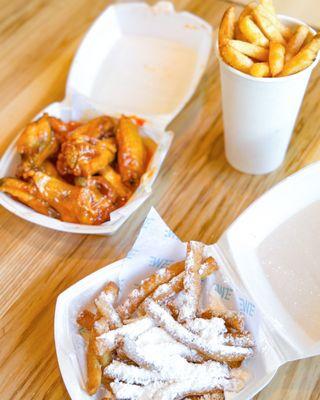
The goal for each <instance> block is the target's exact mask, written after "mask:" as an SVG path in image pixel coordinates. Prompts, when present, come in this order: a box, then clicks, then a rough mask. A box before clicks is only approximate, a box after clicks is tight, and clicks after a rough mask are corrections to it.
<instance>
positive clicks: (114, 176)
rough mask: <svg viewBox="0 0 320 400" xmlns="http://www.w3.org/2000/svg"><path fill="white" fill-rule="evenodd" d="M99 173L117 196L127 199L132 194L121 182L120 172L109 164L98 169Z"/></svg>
mask: <svg viewBox="0 0 320 400" xmlns="http://www.w3.org/2000/svg"><path fill="white" fill-rule="evenodd" d="M100 173H101V176H102V177H103V178H104V179H105V180H106V181H107V182H108V183H109V185H111V187H113V188H114V190H115V191H116V192H117V194H118V196H120V197H121V198H122V199H123V200H128V198H129V197H130V196H131V194H132V190H131V189H130V188H129V187H128V186H126V185H125V184H124V183H123V182H122V180H121V176H120V174H118V173H117V172H116V171H115V170H114V169H113V168H112V167H110V165H108V166H107V167H106V168H105V169H104V170H103V171H100Z"/></svg>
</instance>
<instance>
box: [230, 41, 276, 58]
mask: <svg viewBox="0 0 320 400" xmlns="http://www.w3.org/2000/svg"><path fill="white" fill-rule="evenodd" d="M228 44H229V45H230V46H231V47H233V48H234V49H236V50H238V51H240V52H241V53H242V54H245V55H246V56H248V57H251V58H254V59H256V60H259V61H267V60H268V54H269V52H268V50H267V49H266V48H265V47H261V46H257V45H256V44H252V43H248V42H243V41H241V40H229V42H228Z"/></svg>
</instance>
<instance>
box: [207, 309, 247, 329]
mask: <svg viewBox="0 0 320 400" xmlns="http://www.w3.org/2000/svg"><path fill="white" fill-rule="evenodd" d="M200 316H201V318H205V319H211V318H214V317H215V318H223V319H224V320H225V323H226V326H227V327H230V328H232V329H235V330H237V331H238V332H243V331H244V318H243V316H242V315H241V314H239V313H237V312H236V311H230V310H211V309H209V310H205V311H203V312H202V313H200Z"/></svg>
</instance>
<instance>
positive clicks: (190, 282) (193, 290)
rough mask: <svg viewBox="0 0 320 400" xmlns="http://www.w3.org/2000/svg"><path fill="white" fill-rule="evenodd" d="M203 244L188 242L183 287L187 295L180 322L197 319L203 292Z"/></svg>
mask: <svg viewBox="0 0 320 400" xmlns="http://www.w3.org/2000/svg"><path fill="white" fill-rule="evenodd" d="M202 251H203V244H201V243H199V242H188V244H187V257H186V261H185V275H184V278H183V286H184V290H185V293H186V296H185V297H184V302H183V304H182V306H181V308H180V312H179V318H178V319H179V321H182V322H183V321H186V320H188V319H192V318H195V316H196V313H197V310H198V306H199V300H200V292H201V277H200V273H199V270H200V267H201V261H202Z"/></svg>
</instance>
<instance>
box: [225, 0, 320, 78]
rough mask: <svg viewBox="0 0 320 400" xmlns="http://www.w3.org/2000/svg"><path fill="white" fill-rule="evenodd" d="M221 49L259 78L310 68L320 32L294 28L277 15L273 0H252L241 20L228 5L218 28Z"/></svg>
mask: <svg viewBox="0 0 320 400" xmlns="http://www.w3.org/2000/svg"><path fill="white" fill-rule="evenodd" d="M219 50H220V54H221V57H222V58H223V60H224V61H225V62H226V63H227V64H228V65H230V66H232V67H233V68H236V69H237V70H239V71H241V72H244V73H246V74H250V75H252V76H255V77H258V78H266V77H281V76H288V75H293V74H296V73H297V72H300V71H302V70H304V69H305V68H307V67H308V66H309V65H311V64H312V62H313V61H314V60H315V58H316V57H317V54H318V52H319V50H320V34H319V33H318V34H316V35H313V33H312V31H311V30H310V29H309V28H308V27H307V26H306V25H299V26H297V27H296V28H295V30H292V29H291V28H290V27H288V26H285V25H283V24H282V22H281V21H280V20H279V19H278V17H277V15H276V13H275V9H274V6H273V3H272V0H260V1H259V3H256V2H251V3H249V4H248V5H247V6H246V7H245V8H244V10H243V11H242V13H241V14H240V16H239V18H238V20H236V15H235V8H234V7H233V6H231V7H229V8H228V9H227V11H226V12H225V14H224V15H223V18H222V20H221V24H220V28H219Z"/></svg>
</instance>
